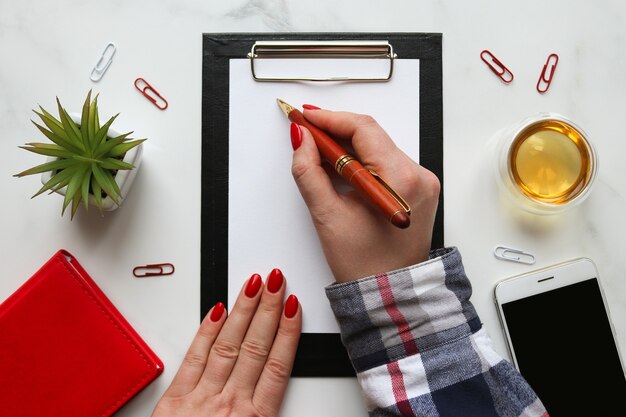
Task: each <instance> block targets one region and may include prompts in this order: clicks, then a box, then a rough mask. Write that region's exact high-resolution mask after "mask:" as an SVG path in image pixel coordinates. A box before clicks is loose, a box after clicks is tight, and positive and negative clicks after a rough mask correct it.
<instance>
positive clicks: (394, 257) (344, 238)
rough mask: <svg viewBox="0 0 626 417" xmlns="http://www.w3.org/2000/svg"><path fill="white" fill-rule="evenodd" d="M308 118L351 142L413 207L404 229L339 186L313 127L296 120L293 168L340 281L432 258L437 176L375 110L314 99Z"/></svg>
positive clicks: (367, 164)
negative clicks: (401, 145)
mask: <svg viewBox="0 0 626 417" xmlns="http://www.w3.org/2000/svg"><path fill="white" fill-rule="evenodd" d="M304 116H305V118H306V119H307V120H308V121H309V122H311V123H313V124H314V125H316V126H317V127H319V128H320V129H322V130H324V131H326V132H327V133H328V134H329V135H330V136H331V137H333V138H334V139H336V140H338V141H345V144H346V147H347V148H352V149H353V152H354V155H355V156H356V158H357V159H358V160H360V161H361V163H362V164H363V165H364V166H365V167H366V168H368V169H371V170H373V171H375V172H376V173H378V175H380V177H381V178H383V179H384V180H385V181H386V182H387V183H388V184H389V185H390V186H391V187H392V188H393V189H394V190H395V191H396V192H397V193H398V194H400V195H401V196H402V197H403V198H404V200H406V202H407V203H408V204H409V205H410V206H411V210H412V214H411V225H410V226H409V228H407V229H399V228H397V227H395V226H393V225H392V224H391V223H389V221H388V220H387V219H385V218H384V217H383V216H381V215H380V213H379V212H378V210H377V209H376V208H374V207H373V206H372V205H371V204H370V203H369V202H368V201H366V200H365V199H364V198H363V197H362V196H360V195H358V194H356V193H355V192H354V191H352V192H349V193H346V194H342V193H339V192H337V191H336V190H335V188H334V186H333V184H332V181H331V179H330V177H329V171H331V170H326V169H324V167H323V166H322V161H321V158H320V154H319V152H318V150H317V147H316V145H315V142H314V139H313V137H312V136H311V134H310V132H309V131H308V130H307V129H306V128H305V127H303V126H299V125H296V124H294V123H292V125H291V143H292V146H293V148H294V154H293V164H292V173H293V176H294V179H295V181H296V184H297V185H298V188H299V190H300V193H301V194H302V197H303V198H304V201H305V203H306V204H307V206H308V208H309V212H310V213H311V218H312V220H313V223H314V225H315V228H316V230H317V234H318V236H319V239H320V242H321V245H322V248H323V250H324V255H325V256H326V260H327V261H328V264H329V266H330V268H331V270H332V272H333V275H334V277H335V279H336V280H337V281H338V282H345V281H350V280H354V279H357V278H362V277H365V276H370V275H375V274H378V273H383V272H387V271H391V270H395V269H399V268H403V267H407V266H410V265H414V264H417V263H419V262H422V261H425V260H426V259H428V252H429V250H430V243H431V237H432V231H433V224H434V220H435V212H436V210H437V202H438V199H439V190H440V184H439V180H438V179H437V177H436V176H435V175H434V174H433V173H432V172H430V171H428V170H427V169H425V168H423V167H421V166H420V165H419V164H417V163H416V162H415V161H413V160H412V159H411V158H409V157H408V156H407V155H406V154H405V153H404V152H402V151H401V150H400V149H398V147H397V146H396V145H395V144H394V142H393V140H392V139H391V138H390V137H389V135H387V133H386V132H385V131H384V130H383V129H382V128H381V127H380V125H378V123H377V122H376V121H375V120H374V119H373V118H372V117H370V116H366V115H359V114H354V113H347V112H334V111H329V110H322V109H317V108H316V107H315V106H310V105H305V110H304ZM330 175H336V174H334V172H330Z"/></svg>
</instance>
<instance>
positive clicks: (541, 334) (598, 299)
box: [502, 278, 626, 417]
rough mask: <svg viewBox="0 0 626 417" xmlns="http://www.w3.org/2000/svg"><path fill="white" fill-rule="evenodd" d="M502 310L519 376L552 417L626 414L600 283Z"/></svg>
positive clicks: (625, 383)
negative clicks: (524, 380)
mask: <svg viewBox="0 0 626 417" xmlns="http://www.w3.org/2000/svg"><path fill="white" fill-rule="evenodd" d="M502 310H503V312H504V317H505V320H506V323H507V327H508V331H509V334H510V337H511V341H512V344H513V349H514V351H515V357H516V360H517V364H518V366H519V369H520V372H521V374H522V375H523V376H524V377H525V378H526V380H527V381H528V382H529V383H530V385H531V386H532V387H533V389H534V390H535V392H536V393H537V395H538V396H539V398H540V399H541V401H542V402H543V404H544V405H545V407H546V409H547V410H548V413H549V414H550V416H551V417H560V416H581V415H588V416H605V415H606V416H609V415H611V416H613V415H620V413H621V412H623V411H624V409H625V408H624V407H625V406H626V379H625V378H624V371H623V370H622V367H621V364H620V359H619V356H618V351H617V347H616V344H615V341H614V339H613V334H612V332H611V327H610V324H609V320H608V317H607V313H606V310H605V308H604V304H603V302H602V295H601V293H600V288H599V286H598V280H597V279H596V278H593V279H589V280H586V281H582V282H578V283H575V284H572V285H568V286H565V287H561V288H557V289H555V290H552V291H548V292H544V293H541V294H537V295H533V296H530V297H527V298H523V299H520V300H515V301H512V302H508V303H505V304H502Z"/></svg>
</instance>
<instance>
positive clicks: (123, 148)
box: [109, 139, 145, 157]
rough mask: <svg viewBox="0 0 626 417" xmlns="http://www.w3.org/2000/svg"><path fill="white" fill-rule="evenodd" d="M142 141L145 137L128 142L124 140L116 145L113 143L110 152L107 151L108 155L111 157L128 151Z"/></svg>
mask: <svg viewBox="0 0 626 417" xmlns="http://www.w3.org/2000/svg"><path fill="white" fill-rule="evenodd" d="M144 141H145V139H137V140H133V141H130V142H124V143H120V144H117V145H115V146H114V147H113V148H112V149H111V152H109V155H110V156H113V157H116V156H122V155H124V154H125V153H126V152H128V151H130V150H131V149H133V148H134V147H135V146H138V145H139V144H140V143H142V142H144Z"/></svg>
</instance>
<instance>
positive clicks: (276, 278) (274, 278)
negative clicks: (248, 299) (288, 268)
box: [267, 268, 284, 293]
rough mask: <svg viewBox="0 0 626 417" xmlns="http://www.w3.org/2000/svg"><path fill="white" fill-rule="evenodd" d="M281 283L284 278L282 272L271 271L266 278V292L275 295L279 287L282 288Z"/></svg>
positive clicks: (277, 270)
mask: <svg viewBox="0 0 626 417" xmlns="http://www.w3.org/2000/svg"><path fill="white" fill-rule="evenodd" d="M283 281H284V277H283V273H282V271H281V270H280V269H278V268H276V269H273V270H272V272H270V275H269V276H268V277H267V290H268V291H269V292H271V293H277V292H278V290H280V287H282V286H283Z"/></svg>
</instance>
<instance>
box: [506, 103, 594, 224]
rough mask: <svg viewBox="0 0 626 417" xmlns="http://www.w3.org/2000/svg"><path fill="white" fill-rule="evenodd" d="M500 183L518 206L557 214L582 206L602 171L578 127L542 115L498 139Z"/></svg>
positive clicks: (558, 117) (549, 115) (553, 116)
mask: <svg viewBox="0 0 626 417" xmlns="http://www.w3.org/2000/svg"><path fill="white" fill-rule="evenodd" d="M498 136H499V138H498V142H497V147H496V155H497V167H496V171H497V172H496V179H497V181H498V184H499V185H500V188H501V189H502V190H503V191H504V193H505V194H506V195H507V196H508V197H510V198H511V199H512V201H513V203H514V204H515V205H516V206H519V207H521V208H523V209H525V210H527V211H530V212H532V213H536V214H555V213H560V212H563V211H564V210H565V209H567V208H570V207H572V206H575V205H576V204H579V203H580V202H582V201H583V200H584V199H585V198H587V196H588V195H589V193H590V191H591V187H592V185H593V183H594V180H595V178H596V175H597V172H598V157H597V155H596V151H595V149H594V148H593V145H592V144H591V142H589V139H588V136H587V135H586V134H585V132H584V131H583V130H582V129H581V128H580V127H578V126H577V125H576V124H575V123H574V122H572V121H571V120H569V119H567V118H566V117H564V116H561V115H559V114H555V113H540V114H538V115H536V116H532V117H529V118H527V119H525V120H523V121H521V122H520V123H518V124H516V125H514V126H511V127H509V128H508V129H505V130H504V131H502V132H501V134H499V135H498Z"/></svg>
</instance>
